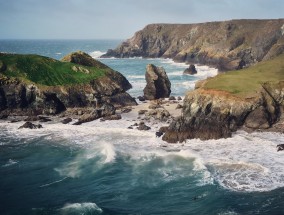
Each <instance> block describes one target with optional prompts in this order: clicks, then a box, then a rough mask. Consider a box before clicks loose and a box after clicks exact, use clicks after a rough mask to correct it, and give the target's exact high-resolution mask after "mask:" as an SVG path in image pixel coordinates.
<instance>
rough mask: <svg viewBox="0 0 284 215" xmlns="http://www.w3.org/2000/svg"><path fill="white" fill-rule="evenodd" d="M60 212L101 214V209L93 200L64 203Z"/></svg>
mask: <svg viewBox="0 0 284 215" xmlns="http://www.w3.org/2000/svg"><path fill="white" fill-rule="evenodd" d="M60 210H61V213H62V214H63V215H64V214H89V213H92V214H93V213H95V214H101V213H102V212H103V210H102V209H101V208H100V207H99V206H97V204H96V203H93V202H84V203H72V204H70V203H68V204H65V205H64V206H63V207H62V208H61V209H60Z"/></svg>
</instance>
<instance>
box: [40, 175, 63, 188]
mask: <svg viewBox="0 0 284 215" xmlns="http://www.w3.org/2000/svg"><path fill="white" fill-rule="evenodd" d="M67 178H68V177H65V178H63V179H60V180H57V181H54V182H51V183H48V184H44V185H41V186H39V187H48V186H50V185H53V184H57V183H60V182H62V181H64V180H65V179H67Z"/></svg>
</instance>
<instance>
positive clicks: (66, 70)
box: [0, 52, 136, 117]
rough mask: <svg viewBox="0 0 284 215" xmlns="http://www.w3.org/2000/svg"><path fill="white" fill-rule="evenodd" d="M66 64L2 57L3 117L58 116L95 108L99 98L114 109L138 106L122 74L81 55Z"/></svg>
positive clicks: (31, 57)
mask: <svg viewBox="0 0 284 215" xmlns="http://www.w3.org/2000/svg"><path fill="white" fill-rule="evenodd" d="M63 61H65V62H60V61H57V60H54V59H50V58H47V57H42V56H37V55H14V54H0V67H1V71H0V112H1V115H2V116H3V117H4V116H5V115H8V114H24V115H28V114H57V113H60V112H62V111H64V110H66V109H67V108H73V107H94V106H95V105H96V101H97V99H98V98H99V100H100V101H101V102H102V103H103V102H108V103H112V104H113V105H115V106H126V105H136V101H135V100H134V99H133V98H132V97H131V96H130V95H129V94H128V93H127V92H126V91H127V90H128V89H130V88H131V84H130V83H129V82H128V81H127V79H126V78H125V77H124V76H123V75H122V74H120V73H119V72H116V71H114V70H112V69H111V68H109V67H107V66H106V65H103V64H102V63H100V62H98V61H96V60H94V59H92V58H91V57H90V56H88V55H87V54H86V53H82V52H76V53H72V54H70V55H68V56H66V57H64V59H63ZM67 61H68V62H67Z"/></svg>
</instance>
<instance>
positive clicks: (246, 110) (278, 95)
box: [163, 55, 284, 143]
mask: <svg viewBox="0 0 284 215" xmlns="http://www.w3.org/2000/svg"><path fill="white" fill-rule="evenodd" d="M196 88H197V89H195V90H193V91H190V92H188V93H187V94H186V96H185V100H184V105H183V111H182V116H181V117H179V118H178V119H176V120H175V121H174V122H173V123H171V124H170V126H169V128H168V130H167V132H166V133H165V135H164V136H163V140H165V141H167V142H171V143H174V142H178V141H179V142H183V141H185V140H186V139H193V138H200V139H202V140H207V139H218V138H227V137H230V136H231V135H232V132H234V131H236V130H237V129H238V128H240V127H242V128H245V129H252V130H255V129H256V130H258V129H269V128H271V127H273V126H274V125H275V123H277V122H279V120H282V121H283V108H284V55H280V56H279V57H276V58H275V59H273V60H270V61H265V62H262V63H259V64H258V65H256V66H252V67H250V68H248V69H244V70H238V71H232V72H229V73H225V74H219V75H217V76H216V77H214V78H210V79H207V80H205V81H202V82H199V83H198V84H197V85H196ZM282 123H283V122H282ZM280 124H281V123H280ZM280 131H282V132H283V131H284V128H283V126H282V127H281V129H280Z"/></svg>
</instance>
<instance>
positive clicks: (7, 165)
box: [2, 159, 19, 167]
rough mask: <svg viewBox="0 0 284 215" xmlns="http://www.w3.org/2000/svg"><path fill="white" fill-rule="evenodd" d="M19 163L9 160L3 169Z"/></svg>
mask: <svg viewBox="0 0 284 215" xmlns="http://www.w3.org/2000/svg"><path fill="white" fill-rule="evenodd" d="M18 162H19V161H17V160H13V159H9V160H8V162H7V163H6V164H4V165H3V166H2V167H9V166H12V165H15V164H17V163H18Z"/></svg>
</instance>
